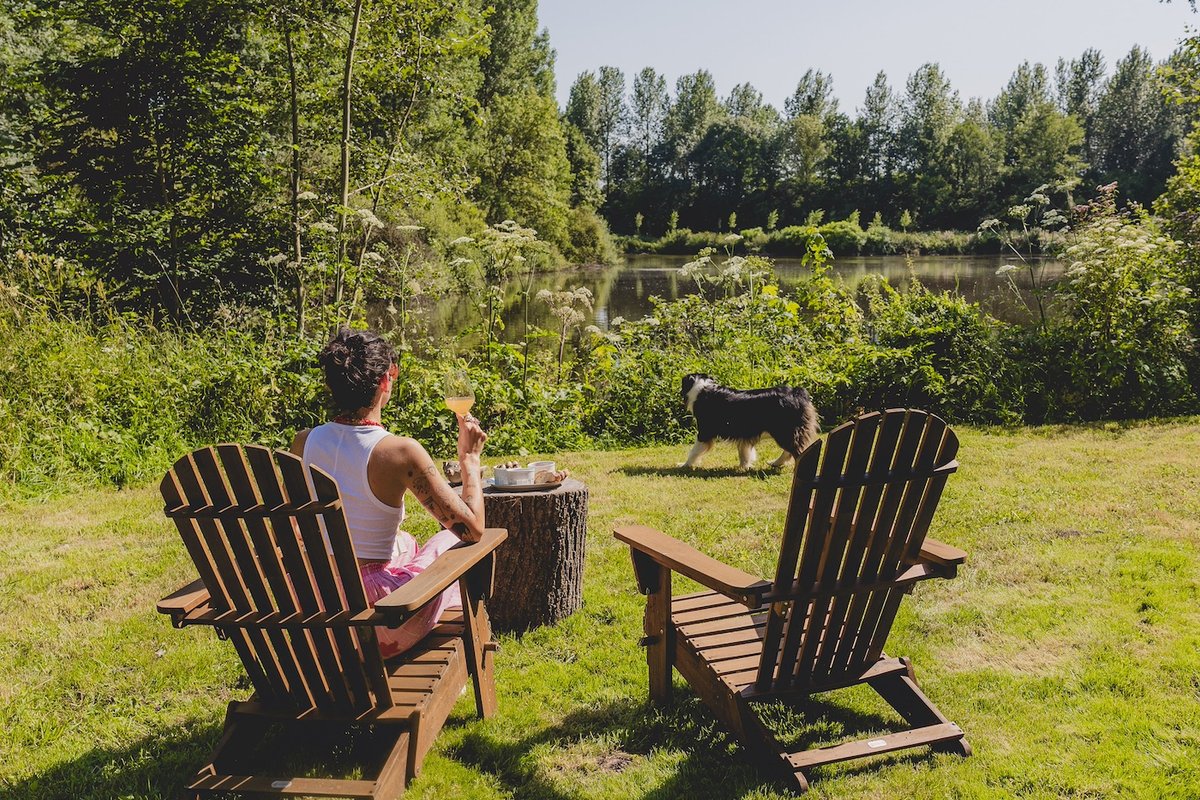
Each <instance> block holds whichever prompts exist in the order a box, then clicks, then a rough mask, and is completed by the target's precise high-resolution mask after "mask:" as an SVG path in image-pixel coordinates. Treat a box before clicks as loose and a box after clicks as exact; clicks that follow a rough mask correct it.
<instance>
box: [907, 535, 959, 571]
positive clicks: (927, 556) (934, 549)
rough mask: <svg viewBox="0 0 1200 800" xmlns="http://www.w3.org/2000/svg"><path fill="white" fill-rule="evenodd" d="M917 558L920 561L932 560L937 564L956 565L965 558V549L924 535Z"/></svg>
mask: <svg viewBox="0 0 1200 800" xmlns="http://www.w3.org/2000/svg"><path fill="white" fill-rule="evenodd" d="M918 558H920V559H921V560H922V561H933V562H935V563H937V564H945V565H947V566H958V565H959V564H962V563H963V562H965V561H966V560H967V553H966V551H965V550H960V549H958V548H957V547H954V546H952V545H948V544H944V543H942V542H939V541H938V540H936V539H930V538H929V537H928V536H926V537H925V540H924V541H923V542H921V550H920V555H919V556H918Z"/></svg>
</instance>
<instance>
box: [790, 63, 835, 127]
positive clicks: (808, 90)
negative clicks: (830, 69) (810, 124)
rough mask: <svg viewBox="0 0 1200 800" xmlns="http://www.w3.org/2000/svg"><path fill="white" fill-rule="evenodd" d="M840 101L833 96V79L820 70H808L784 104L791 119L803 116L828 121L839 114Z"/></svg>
mask: <svg viewBox="0 0 1200 800" xmlns="http://www.w3.org/2000/svg"><path fill="white" fill-rule="evenodd" d="M837 107H838V101H837V98H836V97H834V96H833V77H832V76H830V75H826V74H825V73H824V72H821V71H820V70H812V69H810V70H807V71H805V73H804V75H803V76H802V77H801V78H800V82H799V83H797V84H796V88H795V90H794V91H793V92H792V95H791V97H789V98H788V99H787V100H785V101H784V102H783V109H784V111H785V112H786V113H787V116H788V117H789V118H795V117H799V116H802V115H809V116H815V117H817V118H818V119H820V120H826V119H827V118H828V117H829V116H831V115H832V114H835V113H837Z"/></svg>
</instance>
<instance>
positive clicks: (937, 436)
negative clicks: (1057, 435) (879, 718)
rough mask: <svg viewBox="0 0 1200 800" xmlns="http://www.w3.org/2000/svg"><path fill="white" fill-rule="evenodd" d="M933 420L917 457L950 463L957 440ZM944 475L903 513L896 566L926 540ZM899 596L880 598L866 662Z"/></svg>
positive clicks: (883, 637) (878, 646) (875, 652)
mask: <svg viewBox="0 0 1200 800" xmlns="http://www.w3.org/2000/svg"><path fill="white" fill-rule="evenodd" d="M932 421H933V422H936V423H940V425H931V435H930V437H929V439H930V441H929V444H928V445H927V447H925V448H924V450H925V452H924V453H923V454H922V455H921V456H919V459H921V460H925V461H928V462H930V463H933V464H945V463H948V462H952V461H953V459H954V456H955V455H956V454H957V452H958V439H957V437H956V436H955V435H954V433H953V431H950V430H949V429H948V428H946V426H945V423H942V422H941V420H937V419H936V418H933V419H932ZM930 454H932V455H930ZM947 477H948V474H938V475H936V476H934V477H933V478H931V479H930V480H929V481H928V482H927V485H926V486H925V487H924V491H923V492H922V493H921V495H920V497H919V498H917V499H916V500H915V501H914V505H915V506H916V509H915V510H913V511H911V512H909V511H906V515H907V517H908V518H909V519H910V521H909V522H908V529H909V530H908V540H907V542H906V543H905V546H904V548H903V550H902V551H901V553H900V555H899V557H898V559H899V562H900V563H899V564H898V565H897V569H899V568H900V566H901V565H903V564H904V563H907V562H911V561H913V560H915V559H916V558H918V557H919V555H920V552H921V549H922V546H923V545H924V542H925V533H926V531H928V530H929V525H930V522H932V520H933V513H934V511H935V510H936V509H937V505H938V502H939V501H940V500H941V496H942V490H943V489H944V488H945V485H946V479H947ZM902 598H903V594H902V593H900V592H893V593H891V594H890V595H889V596H888V597H887V598H886V599H885V600H884V601H883V610H882V613H881V614H880V624H879V625H878V626H877V628H876V630H875V631H874V632H873V634H872V637H871V640H870V644H869V645H868V647H867V649H866V660H867V661H870V660H872V659H873V658H878V657H879V654H880V653H881V652H883V647H884V644H885V643H886V641H887V635H888V632H889V631H890V629H891V625H892V621H893V620H894V619H895V616H896V612H897V610H898V609H899V606H900V601H901V599H902Z"/></svg>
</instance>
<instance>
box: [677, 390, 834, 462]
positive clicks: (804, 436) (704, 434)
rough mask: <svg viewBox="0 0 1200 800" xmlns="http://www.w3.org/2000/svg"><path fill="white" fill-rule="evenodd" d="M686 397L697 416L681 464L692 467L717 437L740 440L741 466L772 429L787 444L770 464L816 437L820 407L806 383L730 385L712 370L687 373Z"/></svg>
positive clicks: (785, 458)
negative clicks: (693, 437)
mask: <svg viewBox="0 0 1200 800" xmlns="http://www.w3.org/2000/svg"><path fill="white" fill-rule="evenodd" d="M683 401H684V402H685V403H686V404H687V408H688V411H690V412H692V414H693V415H694V416H695V417H696V428H697V430H696V444H695V446H693V447H692V451H691V452H690V453H688V457H687V461H686V462H684V463H683V464H682V465H681V466H684V467H694V466H696V465H697V464H698V463H699V462H700V458H701V457H702V456H703V455H704V454H705V453H707V452H708V451H709V450H711V449H712V448H713V445H714V444H716V442H717V440H719V439H724V440H729V441H734V442H737V446H738V461H739V463H738V467H739V469H743V470H747V469H750V468H751V467H752V466H754V460H755V458H756V457H757V454H756V453H755V452H754V446H755V445H756V444H758V440H759V439H761V438H762V437H763V436H767V435H769V436H770V437H771V438H772V439H774V440H775V443H776V444H778V445H779V446H780V447H782V448H783V453H782V454H781V455H780V456H779V458H777V459H775V460H774V461H772V462H771V466H772V467H782V466H783V465H785V464H787V463H788V461H790V460H792V458H794V457H796V456H799V455H800V451H801V450H803V449H804V448H805V447H807V446H808V443H809V442H811V441H812V440H814V439H816V438H817V425H818V422H817V409H816V408H815V407H814V406H813V404H812V398H811V397H809V396H808V392H806V391H804V390H803V389H793V388H792V387H790V386H779V387H776V388H774V389H751V390H749V391H743V390H740V389H729V388H726V387H724V386H721V385H720V384H719V383H717V382H716V381H715V380H714V379H713V378H712V377H711V376H709V375H700V374H692V375H685V376H684V378H683Z"/></svg>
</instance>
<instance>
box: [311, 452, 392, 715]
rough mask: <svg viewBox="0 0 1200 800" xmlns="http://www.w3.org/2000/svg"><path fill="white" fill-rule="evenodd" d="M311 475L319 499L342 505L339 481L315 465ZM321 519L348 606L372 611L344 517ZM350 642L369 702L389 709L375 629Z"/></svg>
mask: <svg viewBox="0 0 1200 800" xmlns="http://www.w3.org/2000/svg"><path fill="white" fill-rule="evenodd" d="M309 475H310V476H311V478H312V484H313V489H314V490H315V493H316V496H317V499H318V500H320V501H321V502H323V503H325V504H326V505H332V504H333V503H335V502H339V503H340V501H339V494H338V485H337V481H335V480H334V479H333V478H332V477H331V476H330V475H328V474H327V473H326V472H324V471H323V470H321V469H320V468H319V467H315V466H310V467H309ZM321 519H322V521H323V522H324V524H325V534H326V538H327V539H328V542H329V547H330V551H331V553H332V558H333V564H334V567H335V570H336V572H337V584H338V586H339V587H340V588H341V592H342V597H343V598H344V599H345V603H346V607H347V608H348V609H350V610H355V611H361V610H365V609H367V608H369V607H370V604H369V603H368V602H367V593H366V589H365V588H364V587H363V582H362V574H361V572H360V571H359V568H358V561H357V560H356V559H355V557H354V546H353V544H352V543H351V541H350V531H349V529H348V528H347V527H346V518H345V515H344V514H343V513H342V512H341V511H334V512H330V513H328V514H325V515H324V516H322V517H321ZM348 639H349V641H350V642H351V643H352V645H353V647H354V650H355V652H356V653H357V654H358V658H359V661H360V662H361V664H362V667H361V669H362V674H363V677H364V679H365V682H366V686H368V687H369V690H370V694H371V695H372V697H371V698H370V699H369V701H368V702H370V703H373V704H382V705H385V706H386V705H387V704H388V703H389V702H392V701H391V700H390V699H389V697H390V696H389V693H388V689H387V680H386V678H385V676H384V669H383V657H382V656H381V655H380V652H379V642H378V639H377V637H376V632H375V628H374V627H371V626H362V627H359V628H356V629H355V630H354V631H353V632H352V633H349V636H348Z"/></svg>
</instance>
